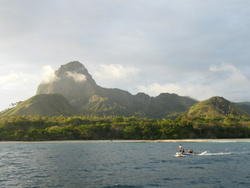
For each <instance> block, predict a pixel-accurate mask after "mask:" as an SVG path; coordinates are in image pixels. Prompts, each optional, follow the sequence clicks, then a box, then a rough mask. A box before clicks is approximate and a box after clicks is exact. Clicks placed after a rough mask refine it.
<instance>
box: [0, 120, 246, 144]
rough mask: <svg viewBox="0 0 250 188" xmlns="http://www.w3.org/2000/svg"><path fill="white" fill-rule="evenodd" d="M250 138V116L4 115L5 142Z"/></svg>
mask: <svg viewBox="0 0 250 188" xmlns="http://www.w3.org/2000/svg"><path fill="white" fill-rule="evenodd" d="M197 138H207V139H208V138H250V118H247V117H245V116H242V117H236V116H228V117H225V118H221V117H217V118H203V117H189V116H186V115H180V116H179V117H177V118H176V119H174V120H171V119H160V120H157V119H147V118H137V117H134V116H133V117H117V116H115V117H112V116H108V117H106V116H105V117H95V116H73V117H67V116H63V115H61V116H58V117H49V116H45V117H41V116H25V115H24V116H17V117H14V116H10V117H9V116H1V117H0V140H1V141H45V140H105V139H109V140H110V139H136V140H140V139H147V140H154V139H197Z"/></svg>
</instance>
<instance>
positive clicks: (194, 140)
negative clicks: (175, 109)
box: [0, 138, 250, 144]
mask: <svg viewBox="0 0 250 188" xmlns="http://www.w3.org/2000/svg"><path fill="white" fill-rule="evenodd" d="M188 142H189V143H192V142H193V143H203V142H221V143H223V142H250V138H245V139H244V138H242V139H177V140H172V139H166V140H53V141H49V140H48V141H0V144H29V143H30V144H33V143H34V144H36V143H49V144H50V143H188Z"/></svg>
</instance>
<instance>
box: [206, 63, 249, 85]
mask: <svg viewBox="0 0 250 188" xmlns="http://www.w3.org/2000/svg"><path fill="white" fill-rule="evenodd" d="M210 71H212V72H214V73H220V74H222V73H225V74H226V82H227V84H229V85H231V86H236V87H250V81H249V80H248V79H247V77H246V76H245V75H244V74H243V73H242V72H241V71H240V70H239V69H237V68H236V67H235V66H234V65H231V64H226V63H222V65H220V66H217V65H213V66H211V67H210Z"/></svg>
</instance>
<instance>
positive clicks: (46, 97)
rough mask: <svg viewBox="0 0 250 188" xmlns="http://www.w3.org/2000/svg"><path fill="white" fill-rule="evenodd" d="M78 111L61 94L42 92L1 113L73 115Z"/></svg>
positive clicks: (16, 114) (14, 114)
mask: <svg viewBox="0 0 250 188" xmlns="http://www.w3.org/2000/svg"><path fill="white" fill-rule="evenodd" d="M77 113H78V111H77V110H76V109H75V108H74V107H73V106H72V105H71V104H70V103H69V102H68V100H67V99H66V98H65V97H63V96H62V95H61V94H40V95H35V96H33V97H31V98H29V99H27V100H26V101H23V102H21V103H19V104H18V105H17V106H16V107H13V108H10V109H7V110H5V111H3V112H1V113H0V115H8V116H18V115H27V116H29V115H31V116H35V115H40V116H46V115H49V116H60V115H67V116H72V115H75V114H77Z"/></svg>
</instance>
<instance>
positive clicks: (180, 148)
mask: <svg viewBox="0 0 250 188" xmlns="http://www.w3.org/2000/svg"><path fill="white" fill-rule="evenodd" d="M179 151H180V152H182V146H181V144H180V145H179Z"/></svg>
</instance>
